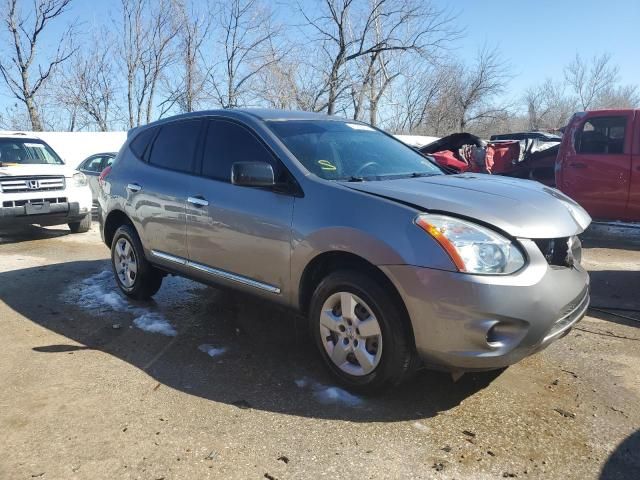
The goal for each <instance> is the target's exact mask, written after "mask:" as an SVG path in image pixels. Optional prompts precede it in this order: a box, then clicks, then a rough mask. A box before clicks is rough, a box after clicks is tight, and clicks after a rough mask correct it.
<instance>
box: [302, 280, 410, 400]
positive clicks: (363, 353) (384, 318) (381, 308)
mask: <svg viewBox="0 0 640 480" xmlns="http://www.w3.org/2000/svg"><path fill="white" fill-rule="evenodd" d="M403 315H406V314H405V313H404V309H402V308H401V306H399V305H397V302H396V300H395V299H394V298H393V297H392V296H391V295H390V294H389V293H388V292H387V290H386V289H385V288H383V287H382V286H381V285H379V284H378V283H377V282H376V281H374V280H373V279H371V278H370V277H369V276H366V275H364V274H362V273H359V272H355V271H338V272H334V273H332V274H330V275H328V276H327V277H325V278H324V279H323V280H322V281H321V282H320V284H319V285H318V286H317V288H316V290H315V292H314V294H313V298H312V300H311V308H310V319H309V320H310V322H309V323H310V328H311V334H312V336H313V338H314V339H315V342H316V344H317V346H318V348H319V350H320V353H321V355H322V357H323V359H324V361H325V363H326V364H327V366H328V367H329V370H331V372H332V373H333V375H334V376H335V377H336V378H337V379H338V381H339V382H340V383H342V384H343V385H344V386H346V387H347V388H349V389H350V390H354V391H357V392H361V393H373V392H375V391H379V390H382V389H384V388H388V387H390V386H393V385H397V384H399V383H400V382H402V381H403V380H404V379H405V378H407V377H408V376H409V374H410V373H411V371H412V370H413V366H414V361H413V360H414V353H413V352H414V348H413V345H411V344H410V339H409V335H407V332H406V329H405V328H404V325H403V320H404V319H403Z"/></svg>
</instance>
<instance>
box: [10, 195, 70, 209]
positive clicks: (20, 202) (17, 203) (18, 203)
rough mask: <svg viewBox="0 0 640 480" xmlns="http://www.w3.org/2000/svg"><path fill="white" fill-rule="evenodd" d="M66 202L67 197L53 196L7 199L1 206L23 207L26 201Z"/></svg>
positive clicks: (32, 202)
mask: <svg viewBox="0 0 640 480" xmlns="http://www.w3.org/2000/svg"><path fill="white" fill-rule="evenodd" d="M44 202H49V203H66V202H67V197H53V198H30V199H29V200H9V201H4V202H2V206H3V207H6V208H10V207H24V206H25V205H26V204H27V203H31V204H34V203H36V204H37V203H44Z"/></svg>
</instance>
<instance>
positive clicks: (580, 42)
mask: <svg viewBox="0 0 640 480" xmlns="http://www.w3.org/2000/svg"><path fill="white" fill-rule="evenodd" d="M435 3H436V4H438V5H439V6H441V7H443V8H450V9H452V11H455V12H459V16H458V20H459V22H460V25H461V26H464V27H465V28H466V31H465V37H464V38H462V39H461V40H460V41H459V42H458V48H457V49H456V52H457V53H458V54H459V55H460V56H462V57H463V58H468V59H471V58H473V55H474V54H475V52H476V51H477V49H478V47H480V46H482V45H483V44H484V43H485V42H486V44H487V45H488V46H489V47H493V46H497V47H498V48H499V49H500V51H501V52H502V54H503V56H504V58H505V60H507V61H509V63H510V64H511V66H512V67H513V72H514V74H515V75H516V76H515V77H514V79H513V80H512V81H511V84H510V91H511V94H512V95H514V96H517V95H520V94H521V93H522V91H524V90H525V89H526V88H527V87H528V86H530V85H532V84H535V83H539V82H542V81H543V80H544V79H545V78H546V77H554V78H561V77H562V71H563V68H564V66H565V65H567V64H568V63H569V62H570V61H571V60H572V59H573V57H574V56H575V54H576V52H578V53H580V54H581V55H582V56H586V57H591V56H593V55H600V54H602V53H605V52H608V53H611V54H612V55H613V61H614V62H615V63H616V64H618V65H619V67H620V77H621V81H622V82H623V83H634V84H640V50H639V48H638V47H639V45H640V36H639V33H638V32H639V29H640V0H608V1H603V0H555V1H551V0H537V1H533V0H529V1H525V0H520V1H518V0H511V1H509V0H486V1H474V0H459V1H456V2H451V1H445V0H436V1H435Z"/></svg>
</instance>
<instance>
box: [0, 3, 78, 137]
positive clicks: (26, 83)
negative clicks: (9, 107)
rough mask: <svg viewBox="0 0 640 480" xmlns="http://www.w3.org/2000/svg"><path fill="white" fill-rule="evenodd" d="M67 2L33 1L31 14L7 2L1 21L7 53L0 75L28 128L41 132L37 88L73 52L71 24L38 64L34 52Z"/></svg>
mask: <svg viewBox="0 0 640 480" xmlns="http://www.w3.org/2000/svg"><path fill="white" fill-rule="evenodd" d="M70 3H71V0H35V1H34V2H33V7H34V11H33V12H31V13H28V14H24V13H23V12H21V11H20V9H19V0H7V1H6V3H5V8H6V13H5V15H4V21H5V24H6V27H7V30H8V32H9V37H10V40H9V44H10V47H9V48H10V51H11V54H10V55H9V58H3V59H1V60H0V74H2V79H3V80H4V82H5V84H6V85H7V87H8V88H9V90H10V91H11V94H12V95H13V96H14V97H15V98H16V99H17V100H18V101H20V102H21V103H22V104H24V106H25V107H26V109H27V113H28V115H29V120H30V122H31V128H32V129H33V130H35V131H41V130H42V120H41V117H40V113H39V112H38V109H37V106H36V98H37V96H38V93H39V91H40V89H41V88H42V87H43V85H45V84H46V82H47V81H48V80H50V79H51V77H52V75H53V74H54V73H55V72H56V70H57V68H58V67H59V66H60V65H61V64H63V63H64V62H66V61H67V60H68V59H69V58H70V57H71V56H72V55H73V54H74V52H75V51H76V49H75V47H74V46H73V38H74V35H75V25H74V24H71V25H69V26H68V27H67V28H66V29H65V30H64V31H63V33H62V35H60V36H59V38H58V40H57V41H54V42H52V43H54V44H56V43H57V45H58V46H57V48H56V50H55V53H54V54H53V55H51V56H50V57H49V58H47V59H46V60H43V61H42V62H39V61H38V58H37V55H36V52H37V48H38V46H39V41H40V40H41V37H42V35H43V32H44V31H45V30H46V29H47V28H48V27H49V26H50V24H51V22H53V21H54V20H56V19H57V18H59V17H61V16H63V15H64V13H65V12H66V11H67V8H68V7H69V4H70Z"/></svg>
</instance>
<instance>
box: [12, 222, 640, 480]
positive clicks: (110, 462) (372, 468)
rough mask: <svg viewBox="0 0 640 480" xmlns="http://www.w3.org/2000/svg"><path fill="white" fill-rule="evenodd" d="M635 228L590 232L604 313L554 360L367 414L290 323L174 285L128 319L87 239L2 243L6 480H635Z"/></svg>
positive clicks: (383, 401)
mask: <svg viewBox="0 0 640 480" xmlns="http://www.w3.org/2000/svg"><path fill="white" fill-rule="evenodd" d="M637 232H638V231H637V230H632V229H628V228H622V227H598V228H594V229H592V231H591V232H589V233H588V234H587V235H585V237H584V239H583V241H584V245H585V258H584V262H585V263H586V265H587V266H588V268H589V270H590V271H591V272H592V284H593V288H592V291H593V302H592V303H593V305H594V306H595V307H598V309H593V310H591V311H590V313H589V316H588V317H587V318H585V319H584V320H583V321H582V322H581V323H580V324H579V325H578V326H577V327H576V328H575V329H574V330H573V331H572V332H571V333H570V334H569V335H568V336H567V337H565V338H563V339H562V340H560V341H558V342H556V343H555V344H553V345H551V346H550V347H549V348H548V349H547V350H545V351H543V352H541V353H539V354H537V355H534V356H532V357H530V358H527V359H525V360H524V361H522V362H520V363H519V364H517V365H514V366H512V367H510V368H508V369H506V370H504V371H499V372H490V373H483V374H467V375H464V376H463V377H462V378H461V379H460V380H459V381H457V382H455V383H454V382H453V381H452V380H451V378H450V377H449V376H447V375H445V374H441V373H433V372H422V373H420V374H419V375H418V376H417V378H415V379H414V380H413V381H412V382H410V383H408V384H406V385H404V386H402V387H401V388H398V389H396V390H395V391H392V392H389V393H387V394H385V395H383V396H379V397H375V398H364V397H357V396H353V395H350V394H349V393H348V392H345V391H343V390H341V389H339V388H336V387H335V386H334V385H332V383H331V380H330V379H329V377H328V376H327V375H326V373H325V371H324V369H323V367H322V365H321V364H320V360H319V357H318V356H317V355H316V354H315V352H314V351H313V348H312V345H311V343H310V342H309V340H308V339H307V337H306V335H305V334H304V333H303V331H302V327H301V326H300V324H299V322H297V321H296V318H295V316H293V315H292V314H291V313H289V312H287V311H284V310H280V309H278V308H275V307H273V306H270V305H267V304H264V303H259V302H257V301H256V300H253V299H251V298H247V297H244V296H239V295H235V294H231V293H228V292H220V291H217V290H215V289H213V288H209V287H203V286H200V285H198V284H195V283H193V282H190V281H187V280H182V279H175V278H172V279H170V280H169V281H168V282H166V284H165V285H164V286H163V288H162V290H161V291H160V294H159V295H158V296H157V298H156V300H155V301H154V302H150V303H142V304H133V303H131V302H128V301H126V300H125V299H124V298H122V297H121V296H120V295H119V294H118V293H117V292H116V287H115V284H114V283H113V279H112V277H111V275H110V273H108V271H109V263H108V260H107V257H108V251H107V249H106V248H105V247H104V246H103V245H102V244H101V243H100V239H99V235H98V232H97V230H96V229H95V228H94V229H93V230H92V231H90V232H89V233H86V234H78V235H70V234H68V231H66V229H63V228H48V229H42V228H38V227H30V228H28V229H26V230H23V231H19V232H14V233H9V234H0V326H1V328H2V335H0V385H2V389H0V451H1V452H2V453H3V455H2V456H1V457H0V479H23V478H24V479H30V478H42V479H74V478H87V479H99V478H105V479H106V478H109V479H113V478H140V479H167V480H168V479H177V478H242V479H244V478H255V479H260V478H267V479H273V478H275V479H296V478H322V477H325V478H438V479H452V478H457V479H462V478H465V479H466V478H480V479H483V478H567V479H581V480H582V479H595V478H603V479H614V478H620V479H623V478H624V479H633V478H640V403H639V402H638V400H639V399H640V373H639V372H638V366H639V365H640V363H639V360H640V328H639V327H640V323H639V320H640V314H638V313H637V312H634V311H633V309H638V308H640V298H639V294H640V273H639V267H640V234H638V233H637ZM105 271H106V272H107V273H104V272H105ZM611 307H614V308H627V309H631V310H608V309H610V308H611Z"/></svg>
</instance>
